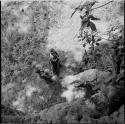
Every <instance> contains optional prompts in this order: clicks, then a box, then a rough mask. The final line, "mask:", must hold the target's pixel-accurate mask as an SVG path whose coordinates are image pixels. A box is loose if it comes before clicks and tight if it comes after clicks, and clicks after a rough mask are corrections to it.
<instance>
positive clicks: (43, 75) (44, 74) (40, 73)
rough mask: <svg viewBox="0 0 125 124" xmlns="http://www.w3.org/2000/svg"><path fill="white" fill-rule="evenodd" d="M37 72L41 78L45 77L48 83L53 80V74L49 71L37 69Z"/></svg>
mask: <svg viewBox="0 0 125 124" xmlns="http://www.w3.org/2000/svg"><path fill="white" fill-rule="evenodd" d="M36 73H38V74H39V76H40V78H41V79H44V80H45V81H46V82H47V83H50V82H52V79H51V78H52V76H51V75H50V74H49V73H47V72H44V71H41V70H37V71H36Z"/></svg>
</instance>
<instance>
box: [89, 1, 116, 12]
mask: <svg viewBox="0 0 125 124" xmlns="http://www.w3.org/2000/svg"><path fill="white" fill-rule="evenodd" d="M113 1H114V0H112V1H109V2H108V3H105V4H104V5H101V6H98V7H96V8H93V9H91V11H92V10H94V9H98V8H101V7H103V6H105V5H107V4H109V3H111V2H113Z"/></svg>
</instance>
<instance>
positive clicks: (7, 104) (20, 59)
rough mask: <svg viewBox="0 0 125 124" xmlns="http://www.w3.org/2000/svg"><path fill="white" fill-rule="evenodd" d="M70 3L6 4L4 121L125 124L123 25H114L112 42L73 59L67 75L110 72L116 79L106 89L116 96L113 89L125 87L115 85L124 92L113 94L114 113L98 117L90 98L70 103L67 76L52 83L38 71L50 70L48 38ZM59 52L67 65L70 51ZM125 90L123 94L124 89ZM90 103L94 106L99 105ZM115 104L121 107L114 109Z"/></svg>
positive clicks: (3, 19)
mask: <svg viewBox="0 0 125 124" xmlns="http://www.w3.org/2000/svg"><path fill="white" fill-rule="evenodd" d="M64 5H65V4H64V3H63V2H38V1H33V2H29V3H28V2H16V1H15V2H12V1H11V2H7V3H5V4H3V5H2V8H1V88H2V98H1V99H2V106H1V107H2V121H3V122H4V123H13V122H16V123H22V122H24V123H34V122H35V123H36V122H37V123H58V122H59V123H93V124H94V123H104V124H106V123H110V124H123V123H124V122H123V120H124V110H123V108H124V106H123V99H124V82H123V79H124V75H123V73H124V37H123V33H124V29H123V25H122V24H118V25H115V24H114V25H113V24H112V25H111V27H110V29H109V39H110V40H111V42H108V43H99V44H97V45H96V46H94V49H90V50H88V52H86V53H85V54H84V56H83V59H82V62H81V63H77V62H73V63H75V64H76V65H77V66H75V67H72V66H69V67H67V68H66V67H65V68H64V70H62V77H61V78H63V76H64V75H68V74H69V75H70V74H78V73H80V72H83V71H85V70H89V69H98V70H101V71H110V72H111V73H112V74H113V79H112V80H110V81H109V82H110V83H109V85H107V87H108V88H106V90H108V93H109V94H108V95H109V96H110V93H112V88H114V87H115V88H117V87H119V88H120V90H116V89H115V88H114V89H115V90H116V91H115V93H116V92H117V95H118V96H117V95H116V96H114V97H113V98H112V99H116V101H113V100H111V102H110V105H109V109H110V110H111V112H110V111H109V113H111V114H105V112H102V111H101V113H103V114H102V115H99V116H100V117H99V118H98V119H93V116H98V115H97V113H98V111H96V110H95V109H94V110H93V109H90V108H89V107H88V106H87V105H86V103H85V101H84V98H81V99H77V100H74V101H72V102H67V101H66V99H65V98H63V97H61V93H62V92H63V90H64V88H63V87H62V85H61V79H60V80H57V81H55V82H54V84H51V85H49V84H47V83H46V81H45V80H42V79H41V78H40V77H39V76H38V75H37V73H36V68H41V67H42V68H43V69H50V66H49V50H48V49H47V45H48V41H47V38H48V35H49V29H50V28H53V27H56V26H57V25H59V24H60V23H61V22H60V21H61V18H62V16H61V14H62V11H61V9H60V8H61V7H63V6H64ZM27 6H28V7H27ZM119 6H120V12H119V14H121V15H122V13H123V9H124V7H123V2H119ZM58 20H59V21H58ZM57 28H58V27H57ZM114 32H115V33H114ZM57 51H58V53H59V56H60V59H61V61H62V64H64V65H65V62H66V59H67V58H66V55H67V53H68V52H64V51H62V50H59V49H58V50H57ZM102 82H103V80H102ZM102 82H101V84H102ZM111 82H112V83H111ZM121 87H122V88H121ZM101 88H102V87H101ZM30 89H31V90H32V89H33V90H32V91H33V92H32V91H31V93H29V92H30V91H29V92H28V91H27V90H30ZM121 91H123V92H122V93H121ZM120 95H121V96H120ZM118 97H119V98H118ZM117 99H118V100H117ZM118 101H119V102H120V105H118V106H115V105H114V103H115V102H118ZM90 104H91V105H90V106H93V104H94V103H92V102H91V103H90ZM117 104H118V103H117ZM119 106H120V107H119ZM102 107H103V106H102ZM113 107H115V108H117V109H116V110H114V109H113ZM96 112H97V113H96Z"/></svg>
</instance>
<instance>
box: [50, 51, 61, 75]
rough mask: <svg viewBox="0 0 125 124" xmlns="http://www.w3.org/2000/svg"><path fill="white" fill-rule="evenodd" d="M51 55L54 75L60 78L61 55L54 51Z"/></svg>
mask: <svg viewBox="0 0 125 124" xmlns="http://www.w3.org/2000/svg"><path fill="white" fill-rule="evenodd" d="M50 55H51V57H50V66H51V69H52V70H53V73H54V74H55V75H57V76H59V72H60V67H61V63H60V59H59V55H58V53H57V52H56V51H55V50H54V49H52V50H51V53H50Z"/></svg>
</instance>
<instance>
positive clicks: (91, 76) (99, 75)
mask: <svg viewBox="0 0 125 124" xmlns="http://www.w3.org/2000/svg"><path fill="white" fill-rule="evenodd" d="M111 76H112V74H111V72H108V71H100V70H98V69H89V70H86V71H84V72H81V73H79V74H77V75H69V76H66V77H65V78H64V79H63V80H62V85H63V86H64V87H67V86H68V85H70V84H71V83H72V82H74V81H77V80H79V81H82V82H86V81H88V82H93V83H94V82H95V80H96V81H97V84H98V83H101V82H102V81H105V80H106V79H108V78H109V77H111Z"/></svg>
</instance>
